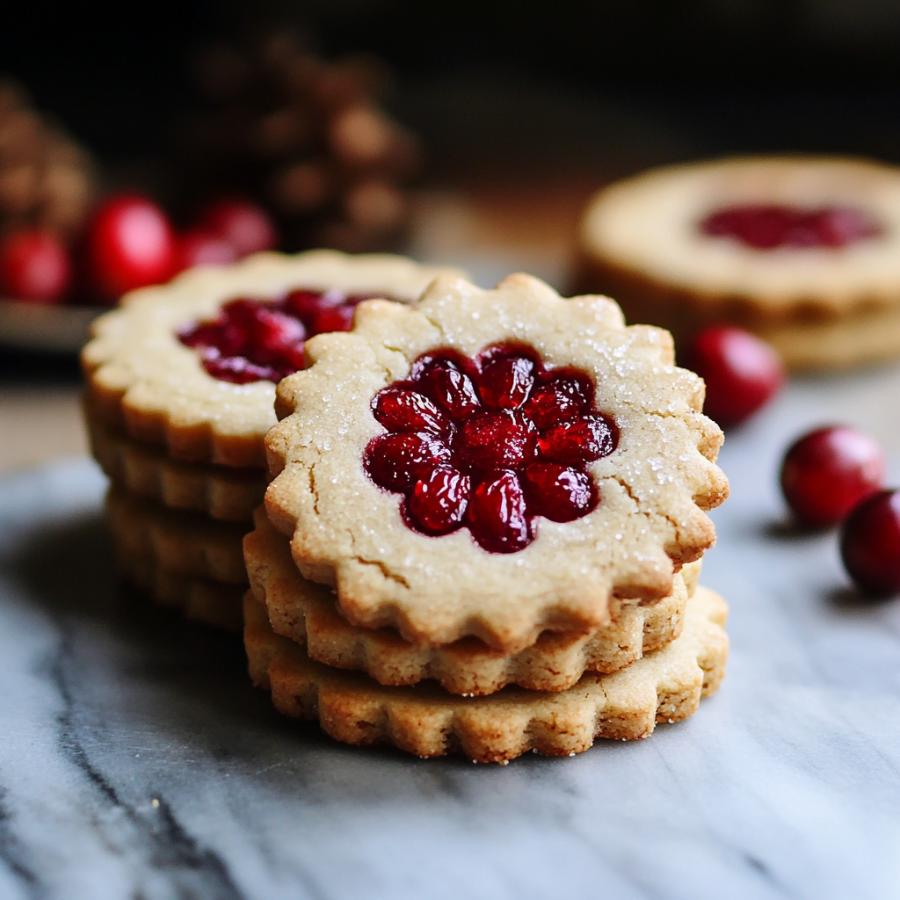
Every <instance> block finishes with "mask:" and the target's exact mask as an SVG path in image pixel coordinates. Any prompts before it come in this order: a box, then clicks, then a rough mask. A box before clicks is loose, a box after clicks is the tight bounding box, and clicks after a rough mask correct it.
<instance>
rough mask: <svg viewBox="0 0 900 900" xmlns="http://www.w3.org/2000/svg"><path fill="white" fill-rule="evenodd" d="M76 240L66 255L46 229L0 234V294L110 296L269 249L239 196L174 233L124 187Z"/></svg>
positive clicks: (28, 298) (269, 239)
mask: <svg viewBox="0 0 900 900" xmlns="http://www.w3.org/2000/svg"><path fill="white" fill-rule="evenodd" d="M76 243H77V248H78V252H77V254H73V252H72V248H71V247H69V246H67V245H66V244H65V243H64V242H63V241H62V240H61V239H60V238H59V237H57V236H56V235H54V234H52V233H51V232H48V231H39V230H30V231H17V232H13V233H10V234H8V235H6V236H5V237H4V238H3V239H2V241H0V296H2V297H4V298H6V299H11V300H20V301H23V302H28V303H48V304H49V303H60V302H64V301H72V300H79V301H88V302H91V303H96V302H105V303H113V302H115V301H116V300H117V299H118V298H119V297H120V296H121V295H122V294H124V293H126V292H127V291H130V290H134V289H135V288H139V287H145V286H146V285H150V284H160V283H162V282H164V281H168V280H169V279H170V278H172V277H173V276H174V275H176V274H177V273H178V272H181V271H183V270H185V269H189V268H191V267H192V266H195V265H200V264H207V265H218V264H224V263H229V262H232V261H234V260H236V259H239V258H240V257H242V256H246V255H247V254H249V253H255V252H257V251H259V250H271V249H273V248H274V247H275V245H276V243H277V235H276V231H275V227H274V225H273V223H272V221H271V219H270V218H269V216H268V214H267V213H266V212H265V210H263V209H261V208H260V207H258V206H257V205H255V204H253V203H250V202H248V201H245V200H239V199H223V200H218V201H215V202H213V203H210V204H209V205H208V206H206V207H205V208H204V209H202V210H200V212H199V214H198V216H197V217H196V219H195V221H194V223H193V224H192V225H191V226H190V227H189V228H188V229H186V230H184V231H181V232H178V231H176V229H175V228H174V226H173V225H172V222H171V221H170V219H169V217H168V216H167V215H166V213H165V211H164V210H163V209H162V208H161V207H160V206H158V205H157V204H156V203H154V202H153V201H152V200H150V199H149V198H147V197H144V196H141V195H139V194H130V193H129V194H119V195H116V196H113V197H110V198H108V199H107V200H106V201H105V202H104V203H102V204H101V205H100V206H99V207H98V208H97V209H96V210H95V212H94V214H93V216H92V217H91V218H90V220H89V222H88V223H87V227H86V229H85V232H84V234H83V235H81V236H80V237H79V238H78V239H77V241H76ZM76 256H77V259H78V260H79V264H78V265H75V264H74V261H73V260H74V259H75V258H76ZM82 261H83V265H82V264H81V262H82Z"/></svg>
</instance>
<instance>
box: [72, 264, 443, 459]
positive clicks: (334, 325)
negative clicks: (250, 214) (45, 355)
mask: <svg viewBox="0 0 900 900" xmlns="http://www.w3.org/2000/svg"><path fill="white" fill-rule="evenodd" d="M440 271H446V270H438V269H431V268H427V267H424V266H419V265H416V264H415V263H413V262H411V261H409V260H406V259H403V258H401V257H395V256H348V255H344V254H341V253H335V252H330V251H313V252H310V253H304V254H299V255H297V256H282V255H279V254H259V255H257V256H254V257H251V258H249V259H248V260H246V261H244V262H242V263H239V264H237V265H234V266H228V267H222V268H200V269H194V270H191V271H189V272H186V273H185V274H183V275H181V276H179V277H178V278H176V279H175V280H174V281H172V282H171V283H170V284H168V285H163V286H159V287H151V288H144V289H142V290H140V291H135V292H134V293H132V294H129V295H128V296H127V297H126V298H125V299H124V300H123V303H122V307H121V308H120V309H118V310H115V311H114V312H110V313H107V314H106V315H105V316H102V317H101V318H100V319H98V320H97V322H96V323H95V325H94V330H93V334H94V337H93V339H92V340H91V341H90V342H89V343H88V345H87V346H86V347H85V349H84V351H83V353H82V364H83V367H84V369H85V373H86V376H87V382H88V398H89V407H90V410H91V414H92V415H96V416H98V417H99V418H100V420H102V421H103V422H104V423H106V424H107V425H109V426H111V427H113V428H116V429H119V430H121V431H123V432H124V433H127V434H128V435H129V436H131V437H132V438H135V439H137V440H139V441H144V442H149V443H154V444H159V445H161V446H163V447H165V450H166V453H167V455H169V456H172V457H174V458H177V459H180V460H185V461H188V462H203V463H216V464H222V465H228V466H238V467H253V466H257V467H259V466H262V465H263V462H264V451H263V445H262V439H263V436H264V435H265V433H266V431H267V430H268V428H269V427H270V426H271V425H272V424H274V421H275V415H274V412H273V409H272V406H273V401H274V397H275V387H274V383H275V382H277V381H278V380H279V379H280V378H281V377H283V376H284V375H285V374H287V373H289V372H292V371H294V370H296V369H298V368H301V367H302V366H303V364H304V359H303V346H304V341H305V340H306V338H307V337H308V336H310V335H312V334H317V333H320V332H323V331H334V330H342V329H347V328H349V327H350V325H351V322H352V318H353V311H354V309H355V307H356V305H357V304H358V303H359V301H360V300H361V299H362V298H364V297H389V298H391V299H393V300H400V301H410V300H413V299H415V298H416V297H417V296H418V295H419V293H420V292H421V291H422V289H423V288H424V287H425V286H426V285H427V284H428V283H429V282H430V281H431V280H432V278H434V276H435V275H436V274H438V272H440Z"/></svg>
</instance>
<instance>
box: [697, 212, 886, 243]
mask: <svg viewBox="0 0 900 900" xmlns="http://www.w3.org/2000/svg"><path fill="white" fill-rule="evenodd" d="M699 228H700V231H701V232H703V234H706V235H710V236H712V237H726V238H732V239H734V240H738V241H740V242H741V243H742V244H746V245H747V246H748V247H752V248H753V249H754V250H775V249H777V248H779V247H793V248H798V247H832V248H837V247H846V246H847V245H848V244H855V243H856V242H857V241H862V240H865V239H867V238H873V237H877V236H878V235H880V234H881V233H882V231H883V229H882V226H881V224H880V223H879V221H878V219H877V218H876V217H875V216H874V215H873V214H872V213H870V212H868V211H867V210H865V209H860V208H857V207H853V206H822V207H818V208H816V209H802V208H800V207H796V206H783V205H779V204H774V203H766V204H763V203H748V204H738V205H735V206H726V207H723V208H721V209H717V210H714V211H713V212H711V213H710V214H709V215H707V216H706V217H705V218H704V219H703V220H702V221H701V222H700V223H699Z"/></svg>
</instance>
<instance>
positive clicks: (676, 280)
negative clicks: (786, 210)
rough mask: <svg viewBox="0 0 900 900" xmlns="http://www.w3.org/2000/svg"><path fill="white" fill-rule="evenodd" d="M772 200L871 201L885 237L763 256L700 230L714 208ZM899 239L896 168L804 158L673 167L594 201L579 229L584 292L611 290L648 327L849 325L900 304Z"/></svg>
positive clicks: (899, 173) (866, 204) (812, 203)
mask: <svg viewBox="0 0 900 900" xmlns="http://www.w3.org/2000/svg"><path fill="white" fill-rule="evenodd" d="M765 202H773V203H787V204H790V205H796V206H800V207H819V206H822V205H823V204H836V205H849V206H856V205H861V206H862V207H863V208H865V209H867V210H871V211H872V212H873V213H874V214H875V215H876V216H877V217H878V218H879V220H880V221H881V223H882V224H883V226H884V234H883V236H881V237H879V238H875V239H872V240H865V241H860V242H858V243H855V244H851V245H849V246H847V247H843V248H840V249H838V250H829V249H817V248H804V249H802V250H792V249H790V248H784V249H779V250H773V251H758V250H754V249H753V248H748V247H745V246H743V245H742V244H741V243H740V242H738V241H732V240H727V239H713V238H710V237H709V236H707V235H704V234H702V233H701V232H700V231H699V230H698V228H697V222H698V221H700V220H701V219H702V218H703V217H704V216H705V215H706V214H707V213H709V212H710V211H712V210H713V209H716V208H721V207H723V206H729V205H731V204H734V203H739V204H740V203H765ZM898 233H900V169H898V168H896V167H894V166H888V165H885V164H882V163H877V162H874V161H871V160H864V159H851V158H828V157H804V156H794V157H756V158H753V157H748V158H733V159H723V160H717V161H712V162H706V163H698V164H688V165H681V166H669V167H664V168H659V169H654V170H651V171H649V172H645V173H642V174H640V175H637V176H635V177H633V178H629V179H625V180H623V181H620V182H617V183H616V184H613V185H610V186H609V187H607V188H605V189H603V190H601V191H600V192H599V193H598V194H597V195H596V196H595V197H594V198H593V199H592V201H591V203H590V204H589V206H588V208H587V210H586V212H585V215H584V218H583V220H582V224H581V227H580V231H579V247H578V253H579V257H580V259H581V263H580V269H581V274H580V276H579V279H578V283H579V289H580V290H594V291H599V290H602V291H608V292H609V293H611V294H612V296H614V297H616V299H617V300H619V301H620V302H622V303H623V307H625V308H626V309H627V312H628V314H629V316H635V315H636V316H638V317H639V320H640V321H652V322H657V321H659V322H661V323H662V324H666V323H667V322H670V321H673V320H676V321H677V320H679V319H681V318H687V319H690V320H695V319H698V318H699V319H702V320H716V321H729V322H734V323H736V324H741V325H743V324H751V325H752V324H756V325H757V326H759V327H765V326H768V325H771V326H775V325H776V324H778V325H787V324H789V323H790V324H794V323H803V322H808V321H813V320H816V319H818V320H826V319H829V318H831V319H842V318H844V317H845V316H848V315H855V314H860V315H863V314H865V313H867V312H873V311H875V310H891V309H892V310H896V309H897V308H898V307H900V256H898V252H897V251H898V249H900V248H898V245H897V238H896V235H897V234H898ZM653 309H655V310H657V311H658V313H659V314H658V315H652V310H653ZM665 310H668V314H663V312H664V311H665ZM660 314H663V315H660Z"/></svg>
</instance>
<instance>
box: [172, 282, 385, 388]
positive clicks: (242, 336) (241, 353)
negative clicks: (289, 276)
mask: <svg viewBox="0 0 900 900" xmlns="http://www.w3.org/2000/svg"><path fill="white" fill-rule="evenodd" d="M373 296H375V295H374V294H345V293H343V292H342V291H337V290H328V291H311V290H294V291H291V292H290V293H288V294H286V295H285V296H284V297H282V298H281V299H280V300H251V299H246V298H239V299H236V300H230V301H229V302H228V303H226V304H225V305H224V306H223V307H222V309H221V311H220V312H219V315H218V316H217V317H216V318H215V319H213V320H212V321H209V322H198V323H197V324H195V325H192V326H190V327H189V328H186V329H185V330H183V331H181V332H180V333H179V335H178V339H179V340H180V341H181V343H182V344H186V345H187V346H188V347H193V348H195V349H196V350H197V352H198V353H199V354H200V359H201V360H202V362H203V368H204V369H206V371H207V372H209V374H210V375H212V376H213V377H214V378H218V379H220V380H221V381H230V382H232V383H233V384H247V383H248V382H251V381H274V382H278V381H281V379H282V378H284V377H285V376H287V375H290V374H291V372H296V371H297V370H298V369H302V368H303V365H304V362H303V345H304V343H305V341H306V340H307V338H311V337H312V336H313V335H315V334H321V333H322V332H325V331H349V330H350V327H351V326H352V324H353V310H354V309H355V308H356V306H357V304H359V303H361V302H362V301H363V300H367V299H369V298H370V297H373Z"/></svg>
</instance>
